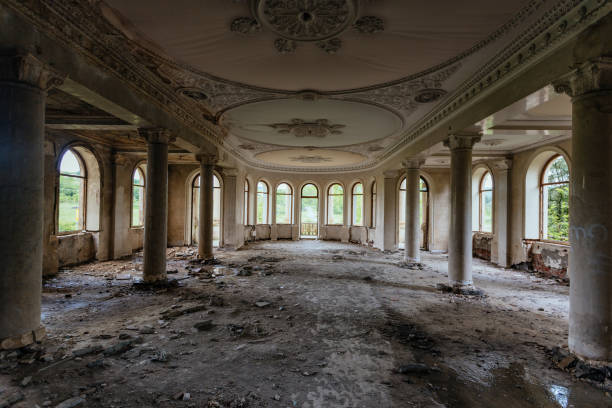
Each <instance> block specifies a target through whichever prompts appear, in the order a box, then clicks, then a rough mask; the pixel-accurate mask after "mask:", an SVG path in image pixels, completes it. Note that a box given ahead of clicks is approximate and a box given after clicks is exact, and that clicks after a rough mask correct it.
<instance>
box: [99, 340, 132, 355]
mask: <svg viewBox="0 0 612 408" xmlns="http://www.w3.org/2000/svg"><path fill="white" fill-rule="evenodd" d="M133 342H134V340H126V341H122V342H119V343H117V344H115V345H113V346H110V347H109V348H107V349H106V350H104V355H105V356H114V355H117V354H122V353H125V352H126V351H128V350H129V349H131V348H132V343H133Z"/></svg>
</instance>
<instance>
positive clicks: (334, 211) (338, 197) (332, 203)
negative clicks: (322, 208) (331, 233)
mask: <svg viewBox="0 0 612 408" xmlns="http://www.w3.org/2000/svg"><path fill="white" fill-rule="evenodd" d="M327 224H329V225H343V224H344V189H343V188H342V186H341V185H340V184H332V185H331V186H330V187H329V190H328V194H327Z"/></svg>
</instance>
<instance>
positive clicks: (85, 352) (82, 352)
mask: <svg viewBox="0 0 612 408" xmlns="http://www.w3.org/2000/svg"><path fill="white" fill-rule="evenodd" d="M102 350H104V348H103V347H102V346H100V345H95V346H91V347H85V348H82V349H78V350H74V351H73V352H72V355H73V356H74V357H83V356H86V355H89V354H96V353H99V352H101V351H102Z"/></svg>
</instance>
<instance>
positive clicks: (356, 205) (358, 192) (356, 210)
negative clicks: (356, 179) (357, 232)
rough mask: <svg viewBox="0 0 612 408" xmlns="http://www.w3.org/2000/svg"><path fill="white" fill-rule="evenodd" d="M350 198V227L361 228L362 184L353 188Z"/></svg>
mask: <svg viewBox="0 0 612 408" xmlns="http://www.w3.org/2000/svg"><path fill="white" fill-rule="evenodd" d="M352 197H353V200H352V206H351V214H352V225H355V226H363V184H361V183H357V184H355V185H354V186H353V191H352Z"/></svg>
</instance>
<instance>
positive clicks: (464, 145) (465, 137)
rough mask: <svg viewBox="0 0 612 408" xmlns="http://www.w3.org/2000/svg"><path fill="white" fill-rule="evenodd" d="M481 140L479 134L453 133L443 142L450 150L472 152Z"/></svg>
mask: <svg viewBox="0 0 612 408" xmlns="http://www.w3.org/2000/svg"><path fill="white" fill-rule="evenodd" d="M481 138H482V135H481V134H479V133H455V134H452V135H449V136H448V139H446V140H445V141H444V146H446V147H448V148H449V149H451V150H472V148H473V147H474V145H475V144H476V143H478V142H480V139H481Z"/></svg>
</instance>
